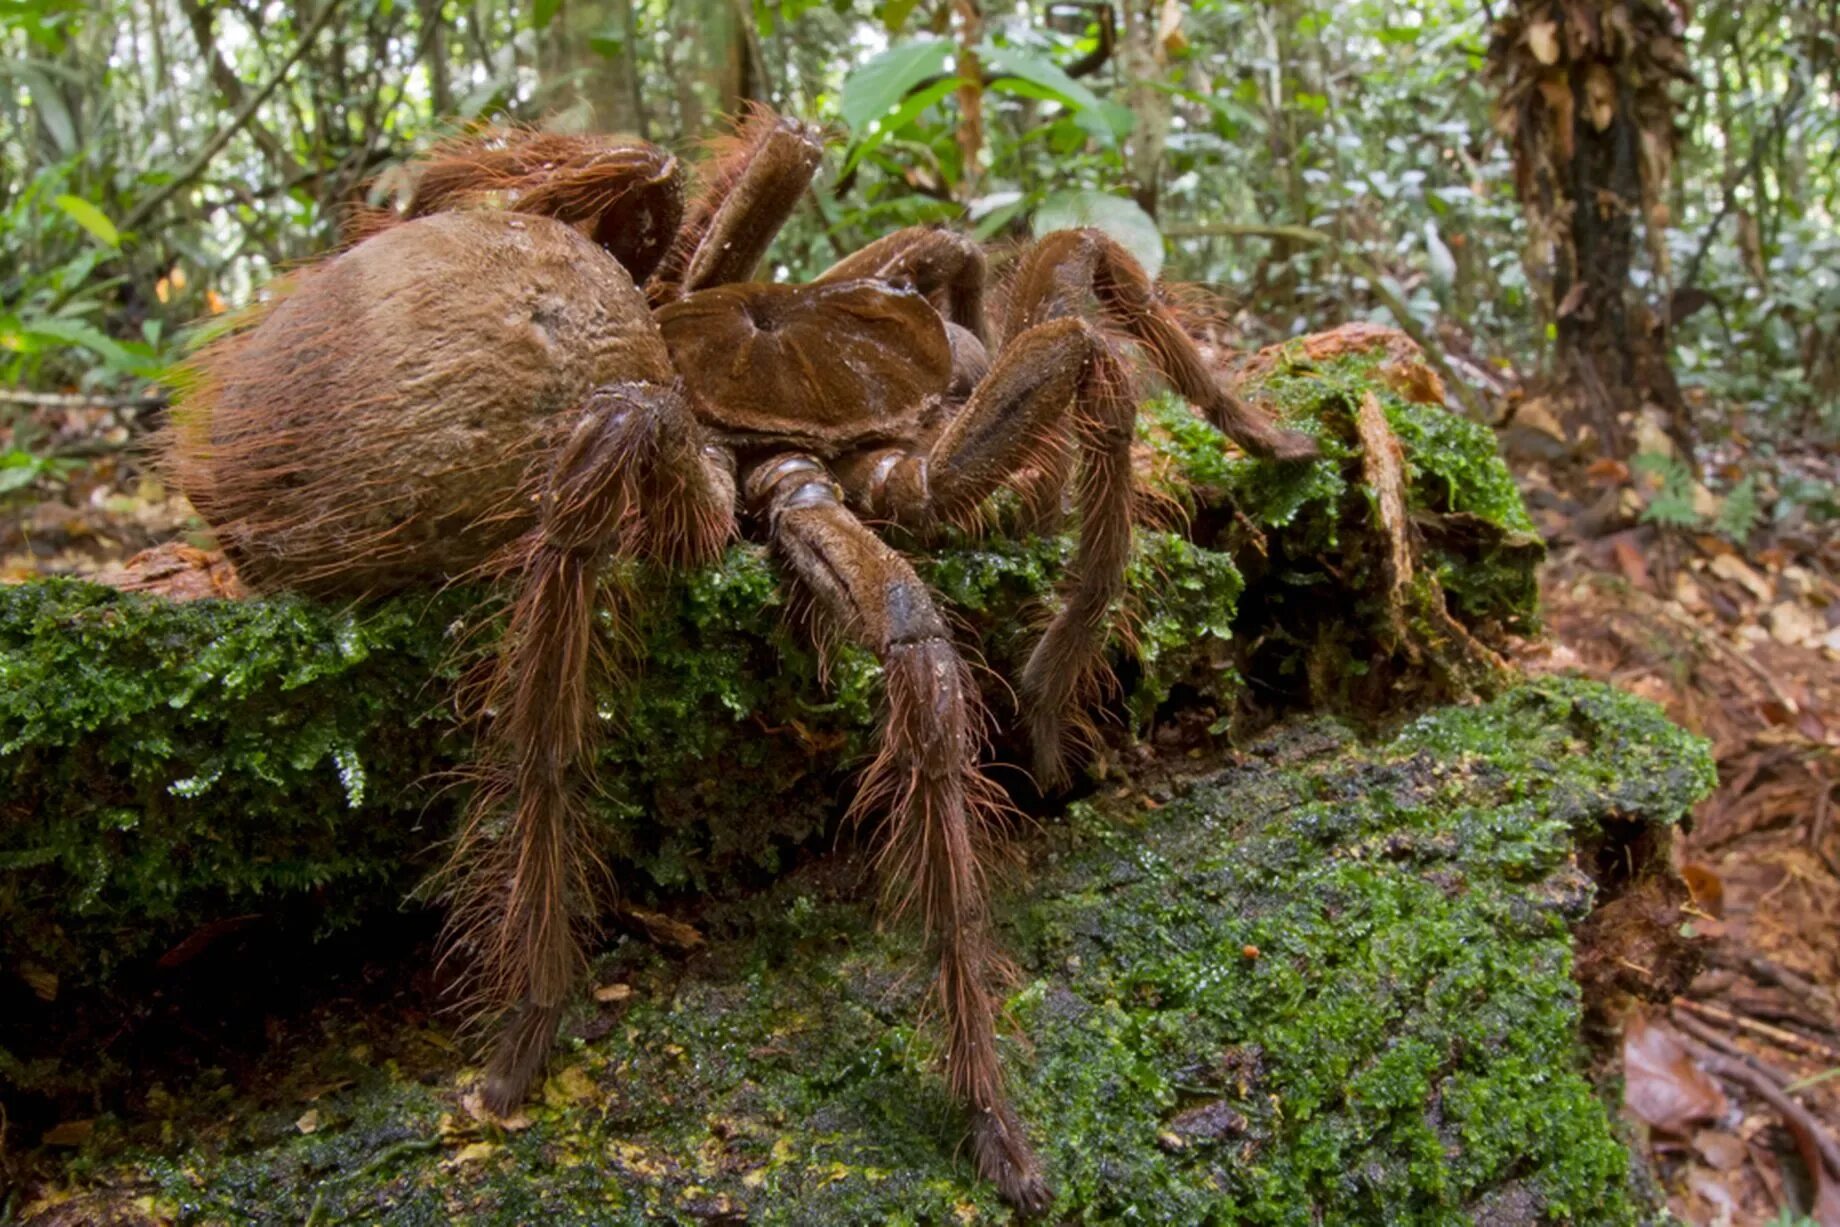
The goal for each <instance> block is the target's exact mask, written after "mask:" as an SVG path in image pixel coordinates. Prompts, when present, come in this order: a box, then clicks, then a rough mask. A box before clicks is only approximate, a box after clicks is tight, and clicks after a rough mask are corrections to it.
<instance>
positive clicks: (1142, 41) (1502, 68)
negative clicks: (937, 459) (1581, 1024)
mask: <svg viewBox="0 0 1840 1227" xmlns="http://www.w3.org/2000/svg"><path fill="white" fill-rule="evenodd" d="M754 103H761V104H767V105H770V106H772V107H775V108H777V109H779V110H781V111H784V112H786V113H789V114H794V115H798V116H801V117H804V118H807V119H811V120H815V121H819V122H822V123H824V124H827V125H829V126H830V128H831V129H832V130H833V132H834V135H835V144H834V147H833V150H832V155H831V157H830V159H829V161H828V163H827V165H826V166H825V167H824V168H823V170H822V171H821V172H820V176H819V179H818V182H817V184H816V186H815V188H814V190H813V191H812V192H811V193H810V194H809V196H808V197H807V199H806V200H805V202H804V204H803V206H802V207H801V208H800V209H799V210H798V212H797V213H796V214H795V216H794V218H793V220H792V221H791V223H790V224H789V225H788V227H787V228H786V230H785V232H784V233H783V235H782V236H781V238H780V240H779V242H778V244H777V245H776V246H775V248H774V249H773V253H772V257H771V261H772V265H773V268H772V273H773V275H774V276H775V277H777V278H780V279H801V278H804V277H806V276H808V275H810V274H812V273H814V272H816V271H817V270H819V269H822V268H823V267H825V266H826V265H828V264H829V263H830V262H832V261H833V260H835V259H836V258H837V257H838V256H839V255H841V254H843V253H845V252H849V251H853V250H855V249H857V248H859V247H860V246H862V245H863V244H864V243H865V242H867V241H869V240H871V239H873V238H875V237H877V236H879V235H882V234H885V233H888V232H889V231H892V230H895V229H897V228H899V227H902V226H907V225H912V224H916V223H938V224H941V225H946V226H951V227H955V228H958V229H961V230H963V231H965V232H967V233H970V234H972V235H974V236H975V237H977V238H978V239H980V240H987V241H989V242H991V243H993V244H996V245H998V246H999V247H1001V246H1003V245H1013V244H1019V243H1020V242H1022V241H1024V240H1026V239H1027V238H1028V237H1029V236H1031V235H1032V234H1035V233H1040V232H1045V231H1047V230H1051V229H1056V228H1060V227H1064V226H1068V225H1082V224H1090V225H1097V226H1100V227H1102V228H1104V229H1106V230H1107V231H1108V232H1110V233H1111V234H1112V235H1113V236H1114V237H1116V238H1117V239H1119V241H1120V242H1122V243H1123V244H1124V245H1125V246H1126V247H1127V248H1128V249H1130V250H1131V252H1132V253H1133V254H1134V255H1136V256H1137V257H1138V258H1139V259H1140V260H1141V261H1142V262H1143V263H1144V264H1145V265H1146V266H1147V267H1149V268H1150V269H1151V270H1152V271H1153V272H1156V271H1159V270H1160V272H1161V274H1162V275H1163V277H1165V278H1166V279H1169V280H1171V281H1177V282H1192V283H1198V284H1200V285H1203V286H1205V287H1207V288H1208V289H1209V290H1211V291H1212V292H1214V293H1215V294H1217V295H1218V296H1220V299H1221V301H1222V303H1223V309H1222V310H1220V311H1217V312H1213V313H1210V315H1209V317H1208V321H1207V327H1208V329H1209V331H1210V335H1209V336H1208V337H1206V338H1205V339H1206V340H1208V341H1209V342H1210V343H1212V344H1214V345H1217V346H1221V347H1226V348H1230V349H1235V350H1250V349H1252V348H1254V347H1256V346H1260V345H1265V344H1269V343H1271V342H1274V341H1279V340H1283V339H1285V338H1287V337H1292V336H1296V335H1300V334H1303V333H1307V332H1311V331H1315V330H1319V329H1324V328H1328V327H1332V326H1334V325H1337V324H1341V323H1345V322H1348V321H1356V320H1366V321H1373V322H1377V323H1382V324H1386V325H1389V326H1392V327H1396V328H1399V329H1401V330H1403V331H1404V332H1406V333H1407V334H1408V335H1410V336H1411V337H1412V338H1413V339H1414V340H1415V341H1416V342H1418V344H1419V345H1420V346H1421V347H1422V348H1423V349H1424V350H1425V353H1426V355H1427V357H1428V360H1429V362H1430V363H1431V365H1432V366H1433V367H1434V368H1436V369H1437V370H1438V371H1439V373H1440V374H1441V375H1442V376H1443V379H1444V382H1445V384H1446V386H1447V387H1448V388H1449V390H1450V393H1451V403H1450V407H1451V409H1452V410H1453V411H1454V412H1458V413H1461V414H1464V415H1466V416H1469V417H1471V418H1473V419H1475V420H1478V421H1481V422H1484V423H1486V424H1487V425H1489V426H1491V427H1492V428H1494V429H1495V430H1496V431H1497V432H1498V437H1499V441H1500V443H1501V446H1502V448H1503V451H1504V454H1505V455H1506V456H1507V458H1508V462H1509V464H1510V467H1511V468H1512V469H1513V471H1514V473H1515V476H1516V478H1517V479H1518V480H1519V482H1520V484H1521V487H1522V491H1523V494H1524V495H1525V497H1526V499H1527V502H1528V505H1529V509H1530V511H1531V512H1532V514H1533V516H1534V519H1535V522H1536V523H1537V524H1538V526H1539V528H1540V529H1541V531H1542V533H1543V534H1544V535H1545V537H1546V538H1547V541H1548V545H1549V547H1550V548H1551V550H1552V561H1551V563H1550V564H1549V567H1548V571H1547V574H1546V579H1545V585H1544V587H1545V600H1546V617H1547V623H1548V626H1547V631H1548V635H1547V637H1545V638H1542V639H1539V640H1536V641H1530V642H1528V643H1527V644H1526V645H1525V647H1524V650H1523V652H1522V663H1523V664H1525V665H1526V666H1528V667H1529V668H1532V669H1535V670H1547V669H1559V668H1568V669H1572V668H1582V669H1584V670H1586V671H1588V672H1590V673H1592V674H1594V675H1597V676H1600V677H1606V678H1609V679H1612V680H1614V681H1617V682H1618V683H1619V684H1622V685H1624V686H1626V687H1628V688H1630V689H1633V690H1635V691H1637V692H1638V693H1641V694H1644V695H1646V696H1647V697H1650V698H1653V699H1656V700H1658V701H1660V702H1662V703H1663V704H1664V705H1665V706H1666V707H1667V708H1668V710H1669V712H1670V713H1671V714H1672V715H1673V716H1674V718H1675V719H1676V720H1678V721H1679V722H1681V723H1682V724H1685V725H1686V726H1687V727H1689V728H1691V729H1693V730H1695V731H1697V732H1700V733H1702V734H1704V735H1705V736H1707V737H1709V738H1711V739H1712V741H1713V743H1714V746H1715V750H1716V752H1717V755H1718V758H1719V765H1720V780H1721V788H1720V790H1719V792H1718V793H1717V794H1716V795H1715V796H1714V797H1713V798H1712V799H1711V801H1709V802H1708V803H1707V804H1706V805H1705V806H1704V807H1703V808H1702V810H1701V812H1700V814H1699V815H1698V819H1697V824H1696V826H1695V829H1694V830H1693V832H1692V833H1691V834H1690V835H1689V836H1687V837H1686V839H1685V841H1684V843H1683V846H1682V848H1681V849H1680V851H1679V856H1678V860H1679V866H1680V869H1681V872H1682V874H1683V876H1685V878H1686V880H1687V882H1688V884H1689V886H1691V887H1692V888H1693V891H1694V897H1695V900H1696V903H1697V904H1698V906H1699V907H1700V908H1701V909H1702V910H1703V912H1704V920H1703V933H1704V935H1706V936H1708V937H1709V938H1710V939H1711V956H1710V967H1709V970H1708V971H1707V972H1705V973H1704V974H1703V975H1702V976H1701V977H1700V979H1699V980H1698V981H1696V982H1695V984H1694V986H1693V988H1692V990H1691V992H1690V993H1689V994H1687V995H1684V996H1682V997H1681V998H1680V999H1679V1000H1678V1001H1677V1002H1676V1003H1675V1007H1674V1009H1673V1010H1672V1012H1671V1014H1670V1015H1669V1016H1668V1017H1666V1018H1657V1019H1656V1020H1655V1023H1654V1026H1653V1027H1652V1028H1651V1029H1650V1030H1649V1031H1648V1032H1644V1034H1645V1035H1646V1034H1660V1035H1673V1034H1674V1033H1675V1030H1674V1029H1678V1030H1679V1031H1680V1032H1684V1033H1687V1034H1690V1035H1692V1036H1694V1037H1696V1042H1699V1043H1703V1044H1711V1045H1713V1046H1715V1047H1718V1048H1719V1050H1720V1051H1721V1052H1724V1053H1725V1054H1726V1056H1727V1058H1728V1059H1729V1060H1732V1061H1739V1062H1748V1064H1747V1065H1746V1067H1747V1068H1750V1069H1751V1070H1752V1071H1753V1074H1754V1078H1752V1079H1750V1080H1746V1079H1737V1080H1733V1079H1732V1078H1731V1077H1729V1076H1727V1077H1725V1078H1724V1083H1725V1085H1724V1086H1723V1087H1721V1085H1720V1081H1719V1080H1718V1079H1714V1078H1713V1077H1711V1076H1710V1075H1709V1074H1708V1072H1707V1070H1706V1068H1704V1067H1703V1066H1702V1065H1696V1064H1694V1063H1693V1062H1692V1061H1690V1060H1689V1059H1688V1058H1687V1057H1686V1056H1684V1055H1680V1054H1681V1053H1682V1052H1684V1051H1686V1050H1685V1049H1679V1048H1663V1047H1661V1046H1660V1041H1656V1043H1655V1046H1653V1047H1651V1048H1649V1049H1642V1048H1638V1047H1635V1046H1633V1045H1632V1046H1631V1047H1628V1048H1626V1049H1625V1054H1626V1057H1627V1060H1628V1064H1627V1067H1626V1070H1625V1073H1626V1076H1627V1078H1628V1088H1629V1105H1630V1110H1631V1112H1632V1114H1633V1116H1634V1118H1635V1119H1638V1120H1640V1121H1641V1122H1642V1125H1643V1127H1644V1128H1649V1129H1652V1130H1653V1133H1652V1137H1653V1139H1654V1154H1655V1157H1656V1159H1657V1162H1658V1165H1659V1168H1658V1170H1660V1171H1661V1172H1662V1173H1663V1175H1664V1182H1665V1184H1666V1187H1667V1190H1668V1192H1669V1194H1670V1196H1671V1197H1672V1199H1673V1205H1674V1207H1675V1209H1676V1211H1677V1212H1678V1213H1679V1214H1681V1215H1682V1216H1683V1217H1684V1218H1687V1219H1688V1220H1690V1221H1693V1222H1706V1223H1710V1222H1727V1221H1735V1222H1769V1221H1772V1219H1773V1218H1777V1217H1778V1216H1780V1221H1785V1222H1788V1221H1794V1220H1793V1217H1792V1216H1791V1215H1790V1210H1791V1209H1792V1208H1795V1207H1811V1208H1812V1210H1813V1213H1814V1217H1815V1219H1816V1221H1818V1222H1820V1223H1822V1224H1823V1225H1824V1227H1840V1191H1837V1190H1836V1187H1835V1186H1836V1183H1837V1182H1840V1170H1836V1171H1833V1172H1830V1173H1828V1175H1827V1177H1826V1178H1825V1180H1823V1178H1822V1176H1821V1174H1820V1172H1821V1164H1820V1163H1816V1164H1815V1165H1814V1168H1813V1170H1814V1172H1815V1175H1814V1178H1813V1182H1812V1186H1811V1187H1810V1186H1809V1185H1808V1184H1807V1182H1806V1177H1805V1175H1803V1176H1798V1175H1795V1174H1794V1173H1793V1172H1792V1173H1791V1174H1790V1175H1787V1176H1786V1175H1785V1169H1784V1166H1783V1164H1782V1163H1781V1162H1779V1156H1781V1155H1787V1154H1789V1153H1791V1152H1793V1151H1795V1150H1796V1149H1797V1148H1798V1147H1800V1146H1801V1144H1802V1143H1803V1142H1804V1141H1806V1142H1808V1143H1809V1144H1811V1145H1812V1144H1814V1143H1815V1142H1816V1141H1818V1140H1821V1139H1820V1138H1818V1137H1817V1135H1816V1134H1815V1133H1813V1132H1811V1130H1813V1129H1815V1128H1816V1127H1817V1126H1816V1125H1813V1124H1810V1123H1809V1122H1810V1120H1813V1121H1815V1122H1823V1121H1824V1122H1825V1129H1826V1131H1827V1133H1826V1137H1825V1141H1826V1144H1827V1145H1828V1146H1829V1147H1830V1148H1831V1147H1832V1146H1833V1142H1832V1140H1831V1139H1832V1132H1833V1130H1834V1127H1835V1120H1836V1114H1837V1111H1840V1090H1837V1089H1836V1088H1840V1082H1837V1081H1836V1080H1835V1078H1836V1072H1837V1071H1840V1023H1836V1018H1837V1017H1840V1009H1837V1008H1836V1000H1837V998H1836V995H1835V989H1836V986H1837V985H1840V831H1837V830H1836V826H1840V824H1836V822H1835V821H1834V796H1833V793H1834V787H1835V784H1836V782H1837V780H1840V719H1837V718H1836V717H1835V715H1834V713H1835V712H1836V711H1840V582H1837V577H1840V545H1837V544H1836V541H1837V537H1836V522H1837V518H1840V484H1837V483H1840V469H1837V466H1836V460H1837V458H1840V228H1837V227H1836V225H1835V213H1836V207H1837V197H1840V0H1795V2H1785V3H1768V4H1741V5H1703V6H1699V7H1698V8H1694V7H1690V6H1689V5H1687V4H1686V3H1685V2H1684V0H1678V2H1673V3H1657V2H1652V0H1492V2H1490V3H1438V2H1425V3H1403V2H1393V0H1357V2H1354V3H1328V2H1318V0H1266V2H1263V3H1234V2H1228V0H1218V2H1216V0H1204V2H1201V3H1194V4H1179V3H1176V2H1175V0H1166V2H1163V3H1157V2H1156V0H1122V2H1120V3H1100V4H1084V3H1081V4H1076V3H1052V4H1039V3H1017V4H1013V5H1010V6H1007V7H999V6H995V5H983V6H980V5H978V4H977V3H975V2H974V0H933V2H928V0H918V2H917V0H892V2H889V3H871V2H869V0H832V2H829V3H816V2H809V0H789V2H786V3H769V2H766V0H751V2H749V0H694V2H692V3H683V4H675V3H671V4H666V3H654V2H651V0H530V2H528V3H523V2H517V0H299V2H287V3H262V2H260V0H94V2H91V3H82V2H78V0H4V3H3V4H0V578H3V579H7V580H23V579H28V578H32V577H35V576H43V575H71V574H74V575H88V574H92V573H95V572H98V571H102V570H106V569H107V568H109V567H110V566H113V565H115V564H117V563H119V562H120V561H121V560H122V559H123V558H125V557H127V556H129V555H131V554H133V553H135V552H137V551H138V550H140V549H143V548H145V547H147V546H149V545H152V544H154V543H156V542H159V541H163V540H166V539H169V538H171V537H173V536H174V535H177V534H181V533H185V532H190V531H195V530H196V529H197V528H198V527H199V525H198V522H197V521H196V519H195V517H193V516H192V513H191V511H190V509H189V508H188V507H186V506H185V505H184V504H183V502H182V501H181V500H179V499H177V498H175V497H170V496H169V495H168V492H167V491H166V490H165V489H164V488H163V487H162V485H161V483H160V482H159V480H158V479H157V477H156V476H155V475H154V474H152V473H151V472H150V471H149V470H148V468H147V467H146V466H145V465H144V464H143V463H142V461H141V456H142V452H141V450H140V449H141V446H142V445H143V444H144V442H145V441H146V440H147V438H148V437H149V435H150V434H151V432H153V431H154V430H156V429H158V427H159V426H160V425H161V423H162V421H163V418H164V412H165V408H166V403H167V402H166V393H165V391H164V390H163V388H162V385H161V383H160V375H161V372H162V370H163V369H164V368H165V367H167V365H168V364H170V363H172V362H174V361H176V360H177V359H178V358H179V357H181V356H182V355H183V354H184V352H185V351H186V348H187V346H188V344H189V343H190V340H191V338H192V336H193V334H194V332H195V330H197V329H199V328H200V327H208V326H209V323H210V321H211V320H212V319H213V318H215V317H219V316H221V315H224V314H225V313H227V312H230V311H233V310H235V309H236V308H238V307H241V306H243V305H245V304H247V303H249V302H251V301H252V300H254V298H255V297H256V296H257V295H258V294H259V293H260V292H261V290H262V288H263V287H264V286H265V285H266V284H267V283H268V282H269V281H270V280H271V278H273V277H274V276H275V275H276V274H277V273H278V272H280V271H283V270H285V269H286V268H287V267H289V266H290V265H291V264H294V263H296V262H299V261H302V260H306V259H309V258H311V257H313V256H315V255H317V254H320V253H323V252H325V251H326V250H328V249H329V248H330V247H332V246H333V245H334V244H335V243H336V241H337V237H336V236H337V231H338V226H339V221H340V218H341V216H342V214H343V212H344V211H345V210H346V209H348V208H349V207H351V206H352V205H354V204H357V203H361V202H365V201H369V202H371V203H378V202H384V201H387V200H389V199H390V198H391V195H392V192H393V191H394V190H395V189H396V188H398V187H400V186H401V184H400V183H399V182H398V181H397V179H398V178H399V177H400V176H399V172H398V170H397V168H398V167H399V166H400V165H401V164H402V163H403V162H404V161H406V160H407V159H408V158H409V157H410V156H411V155H412V154H413V153H414V152H415V151H417V150H418V149H421V148H425V147H426V146H427V145H428V144H429V143H431V142H432V141H434V140H436V139H438V138H440V137H442V136H444V135H448V134H451V133H454V132H456V131H460V130H463V129H464V128H466V127H467V126H468V125H471V124H477V123H481V122H502V121H513V122H518V123H525V124H533V125H539V126H544V127H551V128H555V129H558V130H564V131H604V132H630V133H633V134H636V135H639V136H642V137H644V138H647V139H649V140H652V141H656V142H659V143H661V144H664V145H667V146H669V147H672V148H674V149H677V150H680V151H685V152H691V151H694V150H695V149H696V148H697V147H698V145H699V143H700V142H703V141H705V140H706V139H707V138H709V137H710V136H712V135H713V134H716V133H719V132H720V130H721V128H722V121H723V117H725V116H732V115H735V114H738V113H740V112H742V111H743V110H744V109H745V108H746V107H748V106H749V105H750V104H754ZM1657 1053H1659V1054H1660V1055H1657ZM1734 1054H1736V1055H1734ZM1758 1071H1761V1072H1758ZM1759 1079H1760V1080H1762V1081H1764V1082H1767V1083H1769V1085H1770V1086H1772V1087H1773V1088H1775V1092H1776V1098H1772V1097H1771V1096H1770V1095H1767V1094H1762V1093H1759V1092H1757V1091H1756V1089H1755V1085H1754V1082H1755V1080H1759ZM1784 1088H1787V1089H1786V1090H1785V1089H1784ZM1785 1095H1786V1096H1791V1097H1794V1101H1795V1102H1799V1103H1803V1104H1805V1105H1806V1108H1807V1113H1809V1114H1812V1115H1811V1116H1810V1117H1809V1119H1798V1118H1797V1117H1795V1115H1794V1114H1793V1113H1785V1112H1784V1111H1783V1110H1782V1109H1781V1107H1780V1103H1779V1102H1778V1101H1779V1099H1780V1097H1782V1096H1785ZM1728 1096H1729V1097H1730V1098H1729V1102H1728V1098H1727V1097H1728ZM1733 1105H1735V1106H1733ZM0 1153H3V1152H0ZM1835 1153H1836V1154H1840V1151H1836V1152H1835ZM1791 1166H1792V1165H1791ZM1798 1181H1799V1182H1801V1183H1798Z"/></svg>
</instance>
